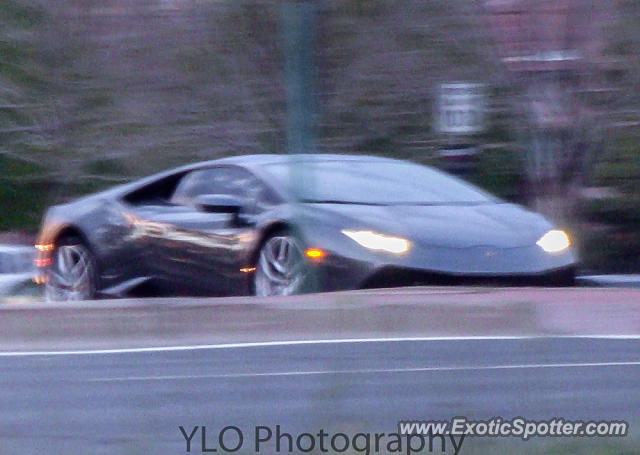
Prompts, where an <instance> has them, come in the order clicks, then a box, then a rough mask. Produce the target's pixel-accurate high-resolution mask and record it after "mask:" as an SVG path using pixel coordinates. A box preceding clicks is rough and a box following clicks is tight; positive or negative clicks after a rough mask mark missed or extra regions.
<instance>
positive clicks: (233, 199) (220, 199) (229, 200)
mask: <svg viewBox="0 0 640 455" xmlns="http://www.w3.org/2000/svg"><path fill="white" fill-rule="evenodd" d="M195 205H196V207H197V208H198V209H199V210H201V211H203V212H208V213H231V214H234V215H238V214H239V213H240V211H241V210H242V208H243V207H244V205H245V202H244V201H243V200H242V198H240V197H238V196H233V195H228V194H201V195H200V196H197V197H196V199H195Z"/></svg>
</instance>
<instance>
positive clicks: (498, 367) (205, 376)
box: [87, 361, 640, 382]
mask: <svg viewBox="0 0 640 455" xmlns="http://www.w3.org/2000/svg"><path fill="white" fill-rule="evenodd" d="M616 366H640V361H631V362H593V363H541V364H523V365H479V366H450V367H424V368H397V369H393V368H381V369H364V370H329V371H322V370H318V371H275V372H270V373H230V374H202V375H174V376H130V377H127V376H122V377H113V378H107V377H105V378H91V379H88V380H87V382H123V381H176V380H190V379H236V378H260V377H278V376H316V375H347V374H379V373H424V372H447V371H486V370H523V369H535V368H586V367H616Z"/></svg>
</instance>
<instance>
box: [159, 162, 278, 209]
mask: <svg viewBox="0 0 640 455" xmlns="http://www.w3.org/2000/svg"><path fill="white" fill-rule="evenodd" d="M203 194H224V195H233V196H239V197H241V198H244V199H245V200H247V202H248V203H249V205H248V209H249V211H250V212H252V213H254V212H257V211H260V210H262V209H264V208H266V207H268V206H271V205H274V204H276V203H277V202H278V198H277V196H276V195H275V194H274V193H273V191H272V190H271V189H270V188H268V187H267V186H266V185H265V184H263V183H262V182H260V180H258V179H257V178H256V177H254V176H253V175H252V174H251V173H250V172H248V171H246V170H244V169H241V168H235V167H217V168H210V169H201V170H197V171H193V172H191V173H190V174H188V175H186V176H185V177H184V178H183V179H182V181H181V182H180V184H179V185H178V188H176V191H175V192H174V194H173V196H172V198H171V202H172V203H174V204H180V205H195V199H196V198H197V197H198V196H200V195H203Z"/></svg>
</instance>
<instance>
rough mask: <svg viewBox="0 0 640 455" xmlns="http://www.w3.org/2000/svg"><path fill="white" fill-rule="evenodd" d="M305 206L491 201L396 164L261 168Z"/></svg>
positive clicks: (438, 175)
mask: <svg viewBox="0 0 640 455" xmlns="http://www.w3.org/2000/svg"><path fill="white" fill-rule="evenodd" d="M265 169H266V170H267V172H269V173H270V174H271V175H272V176H273V177H274V178H275V179H276V181H277V182H278V183H279V184H280V185H282V186H283V187H284V188H286V189H287V190H288V191H290V192H291V193H292V194H297V195H298V198H299V199H300V200H302V201H305V202H336V203H353V204H416V205H420V204H425V205H426V204H429V205H431V204H433V205H437V204H484V203H490V202H495V199H494V198H493V197H491V196H490V195H488V194H486V193H484V192H482V191H481V190H479V189H477V188H475V187H473V186H471V185H469V184H467V183H465V182H463V181H461V180H458V179H457V178H454V177H451V176H449V175H447V174H444V173H442V172H439V171H437V170H435V169H431V168H429V167H426V166H421V165H417V164H412V163H405V162H400V161H365V160H362V161H357V160H356V161H346V160H345V161H342V160H334V161H310V160H309V161H306V160H295V161H290V162H284V163H276V164H269V165H266V166H265Z"/></svg>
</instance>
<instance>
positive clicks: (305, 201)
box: [300, 199, 498, 207]
mask: <svg viewBox="0 0 640 455" xmlns="http://www.w3.org/2000/svg"><path fill="white" fill-rule="evenodd" d="M300 202H301V203H303V204H344V205H375V206H394V205H412V206H421V207H422V206H424V207H431V206H444V205H456V206H474V205H487V204H496V203H498V201H495V200H487V201H450V202H400V201H398V202H364V201H339V200H332V199H323V200H316V199H302V200H300Z"/></svg>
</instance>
